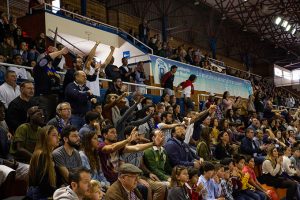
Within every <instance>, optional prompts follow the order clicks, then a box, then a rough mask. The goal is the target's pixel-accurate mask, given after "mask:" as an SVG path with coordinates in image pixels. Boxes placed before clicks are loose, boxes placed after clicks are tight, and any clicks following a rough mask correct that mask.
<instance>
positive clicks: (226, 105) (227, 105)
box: [222, 91, 233, 113]
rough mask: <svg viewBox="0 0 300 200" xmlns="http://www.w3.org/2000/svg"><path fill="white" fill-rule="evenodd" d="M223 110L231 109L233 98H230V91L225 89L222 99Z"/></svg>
mask: <svg viewBox="0 0 300 200" xmlns="http://www.w3.org/2000/svg"><path fill="white" fill-rule="evenodd" d="M222 105H223V112H224V113H226V112H227V110H228V109H232V105H233V99H232V98H230V93H229V92H228V91H225V92H224V94H223V99H222Z"/></svg>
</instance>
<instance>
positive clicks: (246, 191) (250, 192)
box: [243, 190, 267, 200]
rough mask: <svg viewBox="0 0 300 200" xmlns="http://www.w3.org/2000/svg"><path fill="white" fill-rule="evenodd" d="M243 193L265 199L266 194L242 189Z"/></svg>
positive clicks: (253, 197)
mask: <svg viewBox="0 0 300 200" xmlns="http://www.w3.org/2000/svg"><path fill="white" fill-rule="evenodd" d="M243 193H244V194H246V195H247V196H248V197H251V198H252V199H257V200H267V195H266V194H265V193H263V192H261V191H252V190H244V191H243Z"/></svg>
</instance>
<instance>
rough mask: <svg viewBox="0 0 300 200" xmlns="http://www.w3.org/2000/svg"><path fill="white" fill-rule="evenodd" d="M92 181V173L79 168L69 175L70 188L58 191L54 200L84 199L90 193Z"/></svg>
mask: <svg viewBox="0 0 300 200" xmlns="http://www.w3.org/2000/svg"><path fill="white" fill-rule="evenodd" d="M90 181H91V174H90V171H89V170H87V169H85V168H83V167H78V168H76V169H73V170H72V171H71V172H70V174H69V186H67V187H61V188H59V189H57V190H56V191H55V192H54V194H53V200H61V199H65V200H75V199H78V200H79V199H80V200H81V199H83V198H85V197H87V196H86V194H87V193H88V191H89V187H90Z"/></svg>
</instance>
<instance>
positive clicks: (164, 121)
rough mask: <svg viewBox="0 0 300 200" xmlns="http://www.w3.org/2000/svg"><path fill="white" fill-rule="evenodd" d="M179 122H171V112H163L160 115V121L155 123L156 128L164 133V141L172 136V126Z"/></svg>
mask: <svg viewBox="0 0 300 200" xmlns="http://www.w3.org/2000/svg"><path fill="white" fill-rule="evenodd" d="M178 125H179V124H177V123H175V124H173V116H172V113H169V112H164V113H162V115H161V123H159V124H157V128H159V129H161V130H162V132H163V133H164V137H165V143H167V141H168V140H169V139H170V138H171V137H172V134H171V132H172V128H174V127H176V126H178Z"/></svg>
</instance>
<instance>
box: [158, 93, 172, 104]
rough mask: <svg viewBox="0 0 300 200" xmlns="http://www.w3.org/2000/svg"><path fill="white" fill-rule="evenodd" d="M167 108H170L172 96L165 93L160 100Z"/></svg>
mask: <svg viewBox="0 0 300 200" xmlns="http://www.w3.org/2000/svg"><path fill="white" fill-rule="evenodd" d="M160 101H161V102H162V103H163V104H164V105H165V106H166V107H167V106H170V105H171V104H170V95H169V94H168V93H163V95H162V96H161V100H160Z"/></svg>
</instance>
